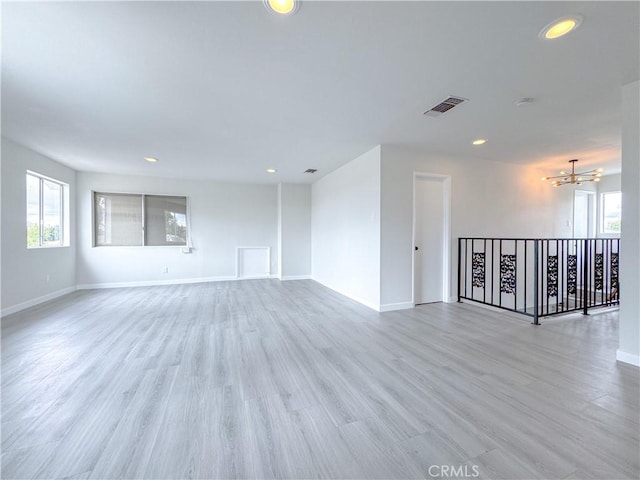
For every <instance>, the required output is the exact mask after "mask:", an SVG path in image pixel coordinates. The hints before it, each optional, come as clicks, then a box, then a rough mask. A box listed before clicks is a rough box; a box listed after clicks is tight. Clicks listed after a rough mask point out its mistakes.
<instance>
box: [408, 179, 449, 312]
mask: <svg viewBox="0 0 640 480" xmlns="http://www.w3.org/2000/svg"><path fill="white" fill-rule="evenodd" d="M418 178H426V179H431V180H437V181H441V182H442V190H443V192H442V195H443V197H444V198H443V206H444V212H443V217H444V218H443V222H444V239H443V249H442V255H443V257H442V301H443V302H447V299H450V298H451V175H440V174H437V173H427V172H413V225H412V232H411V242H412V244H411V303H412V304H413V305H415V304H416V287H415V281H416V273H415V268H416V260H415V257H416V252H415V248H414V247H415V244H416V180H417V179H418ZM456 301H457V298H456Z"/></svg>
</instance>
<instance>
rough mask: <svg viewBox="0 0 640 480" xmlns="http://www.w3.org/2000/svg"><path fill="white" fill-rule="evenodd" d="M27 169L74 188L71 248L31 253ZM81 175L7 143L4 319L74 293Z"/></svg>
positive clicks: (4, 146)
mask: <svg viewBox="0 0 640 480" xmlns="http://www.w3.org/2000/svg"><path fill="white" fill-rule="evenodd" d="M27 170H32V171H34V172H36V173H39V174H41V175H44V176H47V177H51V178H54V179H56V180H60V181H62V182H64V183H67V184H68V185H69V189H70V198H69V199H70V205H69V214H70V218H69V222H70V246H68V247H55V248H30V249H27V244H26V241H27V233H26V232H27V230H26V179H25V174H26V172H27ZM75 189H76V173H75V171H73V170H72V169H70V168H68V167H65V166H63V165H61V164H59V163H57V162H55V161H53V160H51V159H49V158H47V157H45V156H43V155H40V154H39V153H36V152H34V151H32V150H29V149H27V148H26V147H23V146H21V145H18V144H17V143H14V142H12V141H10V140H7V139H4V138H3V139H2V314H3V315H7V314H9V313H13V312H16V311H18V310H21V309H23V308H27V307H29V306H32V305H36V304H38V303H41V302H43V301H46V300H50V299H52V298H55V297H57V296H60V295H63V294H65V293H69V292H70V291H73V290H75V285H76V241H75V231H76V221H75V220H76V219H75V208H76V206H75Z"/></svg>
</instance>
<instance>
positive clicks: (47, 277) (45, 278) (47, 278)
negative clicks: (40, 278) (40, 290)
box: [44, 273, 51, 283]
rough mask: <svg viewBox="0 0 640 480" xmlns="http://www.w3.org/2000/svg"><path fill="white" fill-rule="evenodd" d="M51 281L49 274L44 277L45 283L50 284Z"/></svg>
mask: <svg viewBox="0 0 640 480" xmlns="http://www.w3.org/2000/svg"><path fill="white" fill-rule="evenodd" d="M49 280H51V275H49V274H48V273H47V274H46V275H45V276H44V281H45V282H47V283H49Z"/></svg>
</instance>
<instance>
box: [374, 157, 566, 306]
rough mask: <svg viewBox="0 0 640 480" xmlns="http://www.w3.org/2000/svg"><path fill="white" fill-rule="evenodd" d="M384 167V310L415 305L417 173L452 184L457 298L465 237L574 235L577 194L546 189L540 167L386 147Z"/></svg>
mask: <svg viewBox="0 0 640 480" xmlns="http://www.w3.org/2000/svg"><path fill="white" fill-rule="evenodd" d="M381 164H382V167H381V177H382V189H381V213H380V215H381V220H380V222H381V240H380V255H381V260H380V262H381V263H380V270H381V303H382V305H399V306H403V305H407V304H408V303H409V304H410V303H411V302H412V293H413V292H412V266H413V265H412V263H413V253H412V252H413V247H414V246H413V244H412V239H413V176H414V173H428V174H437V175H446V176H450V177H451V245H450V262H449V264H450V271H451V275H450V279H451V286H450V292H451V295H452V297H453V296H456V295H457V270H456V268H457V267H456V262H457V238H458V237H468V236H477V237H545V236H554V237H570V236H571V232H572V227H571V225H572V223H571V219H572V209H573V189H571V188H570V187H567V189H564V190H563V189H562V188H552V187H551V185H549V184H548V183H543V182H541V181H540V177H542V176H543V175H544V174H545V173H544V172H541V171H539V170H537V169H535V168H532V167H524V166H519V165H512V164H504V163H498V162H491V161H487V160H481V159H475V158H453V157H447V156H444V155H438V154H424V153H419V152H415V151H412V150H409V149H404V148H400V147H396V146H390V145H383V146H382V154H381ZM546 174H548V172H547V173H546Z"/></svg>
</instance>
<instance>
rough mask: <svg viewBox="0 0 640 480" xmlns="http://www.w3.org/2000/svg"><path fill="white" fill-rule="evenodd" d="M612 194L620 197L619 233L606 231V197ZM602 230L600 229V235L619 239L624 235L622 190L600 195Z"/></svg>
mask: <svg viewBox="0 0 640 480" xmlns="http://www.w3.org/2000/svg"><path fill="white" fill-rule="evenodd" d="M612 194H619V195H620V230H618V231H617V232H614V231H606V230H605V205H606V200H605V198H606V196H607V195H612ZM599 220H600V228H599V229H598V233H599V234H600V235H604V236H612V237H618V236H620V235H621V234H622V192H621V191H620V190H611V191H610V192H601V193H600V218H599Z"/></svg>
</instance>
